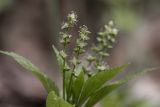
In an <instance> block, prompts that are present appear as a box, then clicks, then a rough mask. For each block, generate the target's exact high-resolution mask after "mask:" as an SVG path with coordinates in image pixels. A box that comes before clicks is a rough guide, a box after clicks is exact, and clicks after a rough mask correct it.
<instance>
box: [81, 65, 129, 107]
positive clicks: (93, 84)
mask: <svg viewBox="0 0 160 107" xmlns="http://www.w3.org/2000/svg"><path fill="white" fill-rule="evenodd" d="M127 66H128V64H125V65H122V66H119V67H115V68H112V69H109V70H106V71H104V72H98V73H97V74H95V75H94V76H92V77H90V78H89V79H88V80H87V81H86V82H85V84H84V87H83V90H82V94H81V96H80V99H79V101H78V105H79V106H80V105H82V104H83V103H84V102H85V101H86V100H87V99H88V97H89V96H90V95H91V94H93V93H94V92H95V91H96V90H97V89H99V88H101V87H102V86H103V85H104V84H105V82H106V81H108V80H110V79H112V78H113V77H114V76H115V75H117V74H118V73H119V72H120V71H122V70H124V69H125V68H126V67H127Z"/></svg>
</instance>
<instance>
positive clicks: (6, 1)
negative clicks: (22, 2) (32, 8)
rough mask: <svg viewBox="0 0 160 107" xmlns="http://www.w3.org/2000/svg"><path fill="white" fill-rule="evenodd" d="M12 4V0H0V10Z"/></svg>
mask: <svg viewBox="0 0 160 107" xmlns="http://www.w3.org/2000/svg"><path fill="white" fill-rule="evenodd" d="M12 4H13V0H0V12H2V11H3V10H5V9H7V8H9V7H10V6H11V5H12Z"/></svg>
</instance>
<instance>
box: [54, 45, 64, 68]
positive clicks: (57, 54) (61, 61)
mask: <svg viewBox="0 0 160 107" xmlns="http://www.w3.org/2000/svg"><path fill="white" fill-rule="evenodd" d="M52 47H53V50H54V52H55V54H56V58H57V61H58V65H59V67H60V68H61V69H63V58H62V57H61V55H60V52H59V51H58V50H57V49H56V47H55V46H54V45H53V46H52ZM61 71H62V70H61Z"/></svg>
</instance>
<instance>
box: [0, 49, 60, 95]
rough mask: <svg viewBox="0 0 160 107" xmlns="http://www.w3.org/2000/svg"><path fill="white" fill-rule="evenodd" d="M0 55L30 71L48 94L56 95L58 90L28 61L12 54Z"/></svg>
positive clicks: (2, 52)
mask: <svg viewBox="0 0 160 107" xmlns="http://www.w3.org/2000/svg"><path fill="white" fill-rule="evenodd" d="M0 53H1V54H4V55H7V56H10V57H12V58H13V59H14V60H15V61H16V62H17V63H18V64H20V65H21V66H22V67H23V68H25V69H27V70H28V71H30V72H31V73H32V74H33V75H34V76H35V77H36V78H37V79H39V80H40V81H41V83H42V84H43V86H44V87H45V89H46V90H47V91H48V92H50V91H55V92H56V94H57V95H58V88H57V87H56V85H55V83H54V82H53V81H52V80H51V79H50V78H48V77H47V76H46V75H45V74H44V73H43V72H41V71H40V70H39V69H38V68H37V67H36V66H35V65H33V64H32V63H31V62H30V61H29V60H27V59H25V58H24V57H22V56H20V55H18V54H16V53H13V52H6V51H0Z"/></svg>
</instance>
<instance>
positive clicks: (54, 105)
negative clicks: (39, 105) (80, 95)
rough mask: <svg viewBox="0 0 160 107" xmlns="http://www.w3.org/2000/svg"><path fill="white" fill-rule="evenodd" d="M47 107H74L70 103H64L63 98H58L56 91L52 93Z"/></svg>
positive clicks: (48, 98)
mask: <svg viewBox="0 0 160 107" xmlns="http://www.w3.org/2000/svg"><path fill="white" fill-rule="evenodd" d="M46 107H74V106H73V105H71V104H69V103H68V102H66V101H64V100H63V99H62V98H60V97H58V96H57V95H56V94H55V92H54V91H52V92H50V93H49V95H48V97H47V101H46Z"/></svg>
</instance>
